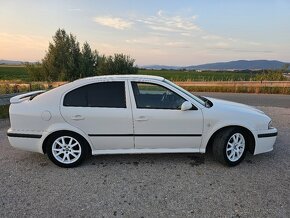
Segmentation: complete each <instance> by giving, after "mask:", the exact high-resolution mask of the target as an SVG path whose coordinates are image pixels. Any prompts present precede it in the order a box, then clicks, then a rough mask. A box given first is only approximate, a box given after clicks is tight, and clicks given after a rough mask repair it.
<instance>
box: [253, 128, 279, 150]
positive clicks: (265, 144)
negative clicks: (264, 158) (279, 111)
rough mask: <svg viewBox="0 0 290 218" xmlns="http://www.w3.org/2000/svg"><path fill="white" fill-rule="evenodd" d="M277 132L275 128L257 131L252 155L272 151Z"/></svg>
mask: <svg viewBox="0 0 290 218" xmlns="http://www.w3.org/2000/svg"><path fill="white" fill-rule="evenodd" d="M277 135H278V131H277V129H276V128H271V129H268V130H263V131H262V130H261V131H257V132H256V134H255V139H256V146H255V151H254V154H261V153H265V152H269V151H272V150H273V146H274V144H275V142H276V139H277Z"/></svg>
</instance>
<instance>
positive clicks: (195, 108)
mask: <svg viewBox="0 0 290 218" xmlns="http://www.w3.org/2000/svg"><path fill="white" fill-rule="evenodd" d="M133 83H142V84H150V85H157V86H161V87H163V88H164V89H166V90H170V91H171V92H173V93H174V94H176V95H178V96H179V97H180V98H182V99H183V100H185V101H188V100H187V99H186V98H184V97H183V96H181V95H180V94H178V93H176V92H175V91H173V90H172V89H170V88H168V87H166V86H164V85H162V84H159V83H154V82H149V81H133V80H132V81H130V84H131V90H132V93H133V97H134V102H135V107H136V109H154V110H174V111H181V109H175V108H153V107H150V108H146V107H145V108H144V107H138V105H137V102H136V97H135V92H134V89H133V85H132V84H133ZM189 102H190V101H189ZM190 103H191V104H192V102H190ZM190 110H198V108H197V107H196V106H195V105H194V104H192V109H190Z"/></svg>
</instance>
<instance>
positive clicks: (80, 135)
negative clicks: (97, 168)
mask: <svg viewBox="0 0 290 218" xmlns="http://www.w3.org/2000/svg"><path fill="white" fill-rule="evenodd" d="M68 133H69V134H73V135H77V136H79V137H81V138H82V140H83V141H84V142H85V143H86V145H87V146H88V149H89V152H90V154H92V147H91V144H90V143H89V141H88V140H87V139H86V138H85V137H84V136H83V135H82V134H80V133H78V132H75V131H72V130H56V131H54V132H51V133H49V134H48V135H47V136H46V137H45V139H44V140H43V142H42V151H43V153H44V154H46V147H47V142H48V140H49V138H50V137H52V136H55V135H57V134H59V135H62V134H64V135H65V134H68Z"/></svg>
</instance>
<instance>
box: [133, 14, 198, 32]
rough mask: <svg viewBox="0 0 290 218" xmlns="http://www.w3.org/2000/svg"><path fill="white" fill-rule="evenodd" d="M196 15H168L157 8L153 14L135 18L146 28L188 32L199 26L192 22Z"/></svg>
mask: <svg viewBox="0 0 290 218" xmlns="http://www.w3.org/2000/svg"><path fill="white" fill-rule="evenodd" d="M196 18H197V16H190V17H183V16H169V15H166V13H165V12H164V11H162V10H159V11H158V12H157V14H156V15H155V16H150V17H147V18H144V19H139V20H137V21H138V22H141V23H143V24H145V25H146V26H147V27H148V28H150V29H152V30H157V31H165V32H181V33H183V34H184V32H190V31H199V30H200V27H199V26H198V25H196V24H195V23H194V21H195V20H196Z"/></svg>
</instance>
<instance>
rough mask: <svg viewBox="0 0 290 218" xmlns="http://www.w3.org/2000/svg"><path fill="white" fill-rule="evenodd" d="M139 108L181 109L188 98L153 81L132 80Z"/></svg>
mask: <svg viewBox="0 0 290 218" xmlns="http://www.w3.org/2000/svg"><path fill="white" fill-rule="evenodd" d="M132 88H133V92H134V96H135V101H136V105H137V108H148V109H150V108H151V109H180V108H181V105H182V103H183V102H185V101H186V100H185V99H184V98H182V97H181V96H179V95H178V94H176V93H175V92H172V91H171V90H169V89H167V88H165V87H163V86H160V85H157V84H152V83H141V82H140V83H139V82H132Z"/></svg>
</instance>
